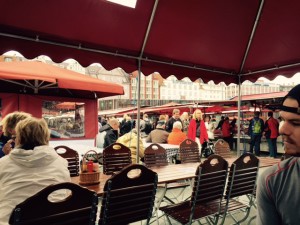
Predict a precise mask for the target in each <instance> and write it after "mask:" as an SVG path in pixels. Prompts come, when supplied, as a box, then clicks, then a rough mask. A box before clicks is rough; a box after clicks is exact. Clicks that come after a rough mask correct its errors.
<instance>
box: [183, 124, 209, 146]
mask: <svg viewBox="0 0 300 225" xmlns="http://www.w3.org/2000/svg"><path fill="white" fill-rule="evenodd" d="M196 129H197V123H196V120H195V119H191V121H190V125H189V129H188V135H187V136H188V138H190V139H192V140H194V141H195V140H196ZM204 141H208V134H207V131H206V127H205V123H204V121H203V120H200V144H203V143H204Z"/></svg>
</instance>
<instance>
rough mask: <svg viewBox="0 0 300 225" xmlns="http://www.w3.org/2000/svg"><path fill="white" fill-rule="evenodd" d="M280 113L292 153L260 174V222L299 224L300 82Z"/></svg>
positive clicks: (287, 150) (260, 224)
mask: <svg viewBox="0 0 300 225" xmlns="http://www.w3.org/2000/svg"><path fill="white" fill-rule="evenodd" d="M280 117H281V118H282V120H283V121H284V122H283V124H282V126H281V127H280V130H279V133H280V134H282V135H283V141H284V148H285V153H286V154H287V155H290V156H291V157H289V158H287V159H285V160H283V161H281V162H279V163H278V164H276V165H274V166H272V167H269V168H268V169H266V170H265V171H264V172H263V173H262V174H261V175H260V176H259V177H258V184H257V194H256V200H257V219H256V224H257V225H266V224H272V225H298V224H299V221H300V213H299V202H300V192H299V178H300V172H299V171H300V158H299V156H300V84H298V85H297V86H295V87H294V88H293V89H292V90H290V91H289V93H288V94H287V95H286V96H285V97H284V99H283V103H282V105H281V111H280Z"/></svg>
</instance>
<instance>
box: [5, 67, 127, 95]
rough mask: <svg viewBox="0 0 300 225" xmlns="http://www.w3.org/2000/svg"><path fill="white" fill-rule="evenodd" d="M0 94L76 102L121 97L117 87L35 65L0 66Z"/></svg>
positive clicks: (76, 74)
mask: <svg viewBox="0 0 300 225" xmlns="http://www.w3.org/2000/svg"><path fill="white" fill-rule="evenodd" d="M0 79H1V81H0V85H1V92H8V93H9V92H17V93H26V94H39V95H51V96H64V97H76V98H91V99H95V98H100V97H106V96H113V95H123V94H124V90H123V87H122V86H121V85H118V84H115V83H110V82H106V81H103V80H100V79H96V78H92V77H90V76H86V75H83V74H79V73H76V72H74V71H71V70H66V69H62V68H59V67H57V66H54V65H49V64H46V63H42V62H37V61H24V62H0Z"/></svg>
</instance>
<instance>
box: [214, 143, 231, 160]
mask: <svg viewBox="0 0 300 225" xmlns="http://www.w3.org/2000/svg"><path fill="white" fill-rule="evenodd" d="M215 154H218V155H220V156H222V157H224V158H230V157H232V153H231V151H230V146H229V144H228V143H227V142H226V141H224V140H223V139H219V140H217V142H216V143H215Z"/></svg>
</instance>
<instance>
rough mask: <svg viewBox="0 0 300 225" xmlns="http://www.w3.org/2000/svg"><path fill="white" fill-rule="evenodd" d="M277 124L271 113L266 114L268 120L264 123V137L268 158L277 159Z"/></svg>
mask: <svg viewBox="0 0 300 225" xmlns="http://www.w3.org/2000/svg"><path fill="white" fill-rule="evenodd" d="M278 129H279V123H278V120H276V119H275V118H274V117H273V112H268V119H267V120H266V122H265V129H264V131H265V136H266V139H267V142H268V146H269V152H270V157H273V158H276V157H277V137H278V136H279V131H278Z"/></svg>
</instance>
